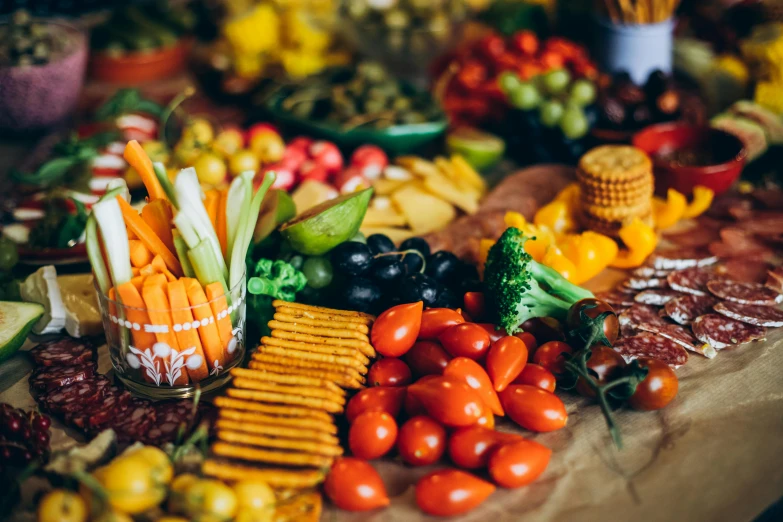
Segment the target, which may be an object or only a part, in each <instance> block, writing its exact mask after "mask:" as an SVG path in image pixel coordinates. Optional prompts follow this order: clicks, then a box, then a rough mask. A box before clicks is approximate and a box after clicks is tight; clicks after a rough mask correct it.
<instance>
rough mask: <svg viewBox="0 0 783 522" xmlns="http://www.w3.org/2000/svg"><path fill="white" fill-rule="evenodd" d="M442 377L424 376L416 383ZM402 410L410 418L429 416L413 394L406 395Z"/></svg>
mask: <svg viewBox="0 0 783 522" xmlns="http://www.w3.org/2000/svg"><path fill="white" fill-rule="evenodd" d="M435 377H440V376H439V375H424V376H423V377H421V378H420V379H419V380H417V381H416V382H426V381H428V380H429V379H434V378H435ZM402 409H403V410H404V411H405V414H406V415H407V416H408V417H416V416H417V415H427V410H425V409H424V406H422V404H421V401H419V399H417V398H416V396H415V395H414V394H412V393H406V394H405V401H403V405H402Z"/></svg>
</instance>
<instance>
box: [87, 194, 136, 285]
mask: <svg viewBox="0 0 783 522" xmlns="http://www.w3.org/2000/svg"><path fill="white" fill-rule="evenodd" d="M92 213H93V215H94V216H95V220H96V221H97V223H98V228H99V229H100V231H101V238H102V239H103V245H104V250H105V251H106V257H107V258H108V262H109V272H110V273H111V279H112V282H113V284H114V286H118V285H121V284H123V283H127V282H128V281H130V280H131V277H132V272H131V264H130V249H129V247H128V232H127V230H125V221H124V220H123V219H122V211H121V210H120V204H119V203H117V200H116V199H110V200H104V201H99V202H98V203H96V204H95V205H93V207H92Z"/></svg>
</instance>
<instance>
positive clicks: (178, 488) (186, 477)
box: [169, 473, 198, 513]
mask: <svg viewBox="0 0 783 522" xmlns="http://www.w3.org/2000/svg"><path fill="white" fill-rule="evenodd" d="M197 480H198V477H197V476H196V475H193V474H191V473H183V474H182V475H177V476H176V477H174V480H173V481H172V482H171V495H170V496H169V511H171V512H172V513H182V512H184V511H185V491H187V489H188V488H189V487H190V485H191V484H193V483H194V482H196V481H197Z"/></svg>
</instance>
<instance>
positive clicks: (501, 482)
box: [489, 439, 552, 488]
mask: <svg viewBox="0 0 783 522" xmlns="http://www.w3.org/2000/svg"><path fill="white" fill-rule="evenodd" d="M551 456H552V450H551V449H549V448H547V447H546V446H544V445H542V444H539V443H538V442H534V441H532V440H525V439H523V440H520V441H517V442H512V443H510V444H504V445H502V446H500V447H499V448H498V449H497V451H495V452H494V453H493V454H492V456H491V457H490V458H489V475H490V476H491V477H492V480H494V481H495V484H497V485H498V486H502V487H504V488H519V487H522V486H527V485H528V484H530V483H531V482H533V481H534V480H536V479H537V478H538V477H539V476H540V475H541V474H542V473H543V472H544V470H545V469H546V467H547V465H548V464H549V458H550V457H551Z"/></svg>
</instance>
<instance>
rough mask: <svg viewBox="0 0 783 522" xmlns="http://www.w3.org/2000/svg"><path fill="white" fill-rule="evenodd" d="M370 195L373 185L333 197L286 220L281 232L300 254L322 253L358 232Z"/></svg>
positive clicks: (313, 254)
mask: <svg viewBox="0 0 783 522" xmlns="http://www.w3.org/2000/svg"><path fill="white" fill-rule="evenodd" d="M370 197H372V189H371V188H369V189H365V190H362V191H361V192H354V193H352V194H345V195H343V196H340V197H338V198H335V199H331V200H329V201H326V202H324V203H321V204H320V205H317V206H315V207H313V208H311V209H309V210H307V211H305V212H303V213H302V214H300V215H298V216H297V217H295V218H294V219H292V220H291V221H289V222H288V223H286V224H284V225H283V226H282V227H280V232H281V233H282V234H283V237H284V238H285V239H287V240H288V242H289V243H290V244H291V246H292V247H293V249H294V250H296V251H297V252H299V253H300V254H305V255H308V256H320V255H323V254H325V253H327V252H328V251H330V250H331V249H333V248H334V247H336V246H337V245H339V244H340V243H343V242H345V241H348V240H349V239H351V238H352V237H353V236H355V235H356V232H358V231H359V226H361V224H362V220H363V219H364V214H365V213H366V212H367V205H368V204H369V203H370Z"/></svg>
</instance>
